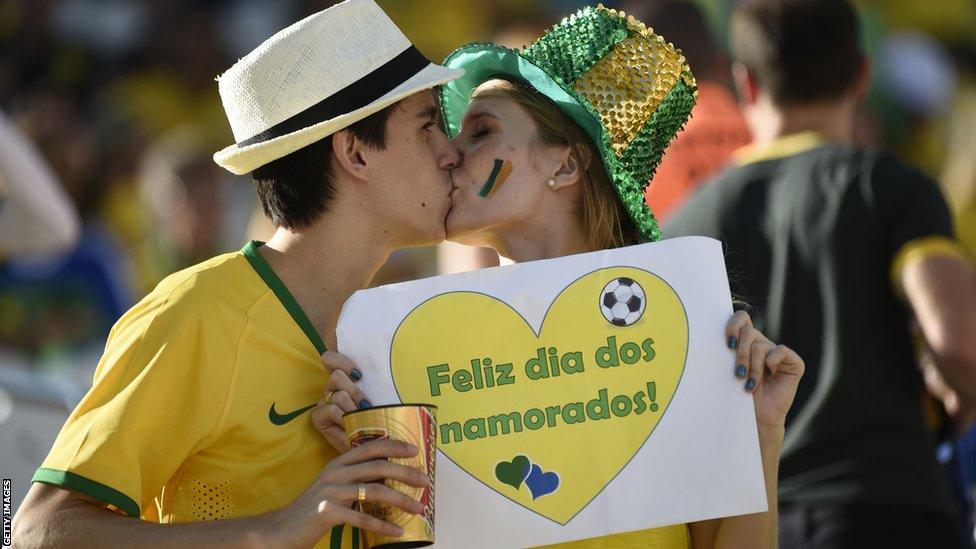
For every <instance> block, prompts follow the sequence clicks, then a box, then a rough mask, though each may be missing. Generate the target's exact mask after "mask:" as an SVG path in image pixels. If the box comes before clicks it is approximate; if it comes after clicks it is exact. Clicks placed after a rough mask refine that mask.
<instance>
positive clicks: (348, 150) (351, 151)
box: [332, 130, 369, 181]
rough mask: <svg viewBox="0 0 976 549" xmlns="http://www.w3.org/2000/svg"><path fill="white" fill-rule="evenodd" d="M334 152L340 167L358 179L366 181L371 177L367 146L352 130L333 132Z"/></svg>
mask: <svg viewBox="0 0 976 549" xmlns="http://www.w3.org/2000/svg"><path fill="white" fill-rule="evenodd" d="M332 154H334V155H335V158H336V164H337V165H338V168H339V169H341V170H343V171H345V172H346V173H348V174H349V175H351V176H352V177H354V178H356V179H360V180H363V181H365V180H366V179H368V178H369V173H368V171H369V167H368V164H367V156H368V151H367V147H366V145H365V144H364V143H363V142H362V141H360V140H359V139H357V138H356V136H355V135H353V133H352V132H351V131H348V130H340V131H338V132H336V133H334V134H332Z"/></svg>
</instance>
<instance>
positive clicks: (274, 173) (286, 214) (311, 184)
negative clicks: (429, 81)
mask: <svg viewBox="0 0 976 549" xmlns="http://www.w3.org/2000/svg"><path fill="white" fill-rule="evenodd" d="M399 104H400V103H399V102H397V103H394V104H393V105H390V106H388V107H385V108H384V109H383V110H381V111H378V112H376V113H373V114H371V115H369V116H367V117H366V118H363V119H362V120H360V121H358V122H355V123H353V124H351V125H349V126H348V127H346V128H345V129H346V130H347V131H349V132H351V133H352V134H353V135H354V136H355V137H356V138H357V139H359V140H360V141H362V142H364V143H366V145H367V146H369V147H371V148H374V149H378V150H385V149H386V126H387V123H388V122H389V121H390V117H391V116H392V114H393V110H394V109H397V108H399ZM332 156H333V155H332V135H329V136H326V137H325V138H323V139H321V140H319V141H316V142H314V143H312V144H310V145H306V146H305V147H303V148H301V149H298V150H297V151H295V152H293V153H291V154H288V155H285V156H282V157H281V158H278V159H276V160H272V161H271V162H268V163H267V164H265V165H263V166H261V167H259V168H256V169H255V170H254V171H253V172H252V174H251V177H252V178H253V179H254V188H255V190H256V191H257V193H258V199H259V200H260V201H261V208H262V209H263V210H264V214H265V215H267V216H268V218H270V219H271V222H272V223H274V224H275V226H276V227H284V228H285V229H303V228H306V227H308V226H310V225H311V224H312V223H315V221H316V220H317V219H318V218H319V216H321V215H322V214H323V213H325V212H326V211H327V210H328V208H329V205H330V204H331V202H332V199H333V198H334V197H335V186H334V179H335V172H334V170H333V169H332Z"/></svg>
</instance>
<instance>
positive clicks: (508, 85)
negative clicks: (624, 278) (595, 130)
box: [471, 79, 642, 250]
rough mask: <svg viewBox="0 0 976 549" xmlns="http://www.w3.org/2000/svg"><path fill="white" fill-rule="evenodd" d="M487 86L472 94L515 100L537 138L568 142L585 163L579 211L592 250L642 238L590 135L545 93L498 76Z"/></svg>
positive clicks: (552, 143) (581, 164) (475, 96)
mask: <svg viewBox="0 0 976 549" xmlns="http://www.w3.org/2000/svg"><path fill="white" fill-rule="evenodd" d="M497 82H498V83H497V84H495V85H492V86H491V87H489V88H479V89H477V90H475V92H474V93H473V94H472V97H471V98H472V99H475V98H481V99H486V98H498V99H508V100H511V101H515V102H516V103H518V104H519V105H521V106H522V107H523V108H524V109H525V110H526V111H527V112H528V113H529V117H530V118H532V120H533V121H534V122H535V127H536V138H537V139H539V140H540V141H541V142H542V143H545V144H546V145H570V146H572V147H573V154H574V155H575V156H576V160H577V161H578V162H579V164H580V166H584V167H585V170H584V172H583V192H582V201H581V207H580V215H581V216H582V221H583V230H584V231H585V235H586V242H587V245H588V247H589V248H590V249H591V250H604V249H608V248H619V247H621V246H630V245H631V244H638V243H640V242H642V239H641V237H640V233H639V232H638V231H637V227H636V226H635V225H634V223H633V221H631V219H630V216H629V215H628V214H627V211H626V210H625V209H624V207H623V204H622V203H621V202H620V198H619V197H617V192H616V190H614V188H613V184H612V183H611V181H610V176H609V175H608V174H607V170H606V168H605V167H604V166H603V160H602V158H601V157H600V153H599V152H598V151H597V148H596V146H595V145H594V144H593V141H592V140H591V139H590V136H589V135H587V134H586V132H584V131H583V129H582V128H580V127H579V125H578V124H576V122H574V121H573V119H571V118H570V117H569V116H568V115H566V114H565V113H564V112H563V111H561V110H559V107H557V106H556V105H555V104H554V103H553V102H552V101H550V100H549V99H548V98H547V97H545V96H544V95H542V94H540V93H539V92H537V91H535V90H534V89H532V88H530V87H528V86H526V85H524V84H520V83H516V82H512V81H509V80H504V79H499V80H498V81H497Z"/></svg>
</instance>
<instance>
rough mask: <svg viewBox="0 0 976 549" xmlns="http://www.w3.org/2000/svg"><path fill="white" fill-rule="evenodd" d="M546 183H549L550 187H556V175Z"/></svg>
mask: <svg viewBox="0 0 976 549" xmlns="http://www.w3.org/2000/svg"><path fill="white" fill-rule="evenodd" d="M546 185H548V186H549V188H550V189H552V188H555V187H556V178H555V177H550V178H549V180H548V181H546Z"/></svg>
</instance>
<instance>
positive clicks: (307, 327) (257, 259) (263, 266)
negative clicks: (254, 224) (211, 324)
mask: <svg viewBox="0 0 976 549" xmlns="http://www.w3.org/2000/svg"><path fill="white" fill-rule="evenodd" d="M261 246H264V242H261V241H258V240H252V241H250V242H248V243H247V244H246V245H245V246H244V249H242V250H241V252H242V253H243V254H244V257H246V258H247V261H248V263H250V264H251V267H253V268H254V270H255V271H257V273H258V275H259V276H260V277H261V280H264V283H265V284H267V285H268V288H271V291H272V292H274V293H275V295H276V296H278V301H280V302H281V304H282V305H284V306H285V310H286V311H288V314H290V315H291V318H292V320H294V321H295V324H298V327H299V328H301V329H302V331H303V332H305V335H306V336H308V339H309V340H310V341H311V342H312V345H314V346H315V350H316V351H318V352H319V354H322V353H324V352H325V351H326V348H325V342H323V341H322V336H320V335H319V333H318V331H316V330H315V326H312V322H311V321H310V320H309V319H308V316H306V315H305V311H303V310H302V308H301V307H300V306H299V305H298V302H297V301H295V296H293V295H291V292H289V291H288V288H287V287H286V286H285V283H284V282H282V281H281V279H280V278H278V275H276V274H275V272H274V270H273V269H272V268H271V265H268V262H267V261H265V259H264V256H263V255H261V254H260V252H258V248H260V247H261Z"/></svg>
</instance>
